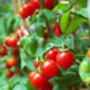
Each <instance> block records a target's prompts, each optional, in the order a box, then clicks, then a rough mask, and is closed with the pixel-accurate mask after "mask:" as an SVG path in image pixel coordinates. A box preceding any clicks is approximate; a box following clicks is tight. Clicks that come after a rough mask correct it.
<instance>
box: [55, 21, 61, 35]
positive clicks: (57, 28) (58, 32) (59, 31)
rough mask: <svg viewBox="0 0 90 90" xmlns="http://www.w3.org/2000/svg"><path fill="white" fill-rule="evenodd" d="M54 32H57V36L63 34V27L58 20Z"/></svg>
mask: <svg viewBox="0 0 90 90" xmlns="http://www.w3.org/2000/svg"><path fill="white" fill-rule="evenodd" d="M54 32H55V34H56V36H61V35H62V32H61V28H60V26H59V23H58V22H57V23H56V25H55V26H54Z"/></svg>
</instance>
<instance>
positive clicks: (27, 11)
mask: <svg viewBox="0 0 90 90" xmlns="http://www.w3.org/2000/svg"><path fill="white" fill-rule="evenodd" d="M34 11H35V8H34V6H33V5H32V4H31V3H26V4H24V5H23V6H22V7H21V8H20V10H19V14H20V16H21V17H22V18H23V19H25V18H27V17H28V16H32V14H33V13H34Z"/></svg>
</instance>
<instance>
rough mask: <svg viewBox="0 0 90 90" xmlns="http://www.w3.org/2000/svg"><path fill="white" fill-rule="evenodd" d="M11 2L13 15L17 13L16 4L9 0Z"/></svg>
mask: <svg viewBox="0 0 90 90" xmlns="http://www.w3.org/2000/svg"><path fill="white" fill-rule="evenodd" d="M11 1H12V6H13V11H14V14H16V13H17V10H16V2H15V0H11Z"/></svg>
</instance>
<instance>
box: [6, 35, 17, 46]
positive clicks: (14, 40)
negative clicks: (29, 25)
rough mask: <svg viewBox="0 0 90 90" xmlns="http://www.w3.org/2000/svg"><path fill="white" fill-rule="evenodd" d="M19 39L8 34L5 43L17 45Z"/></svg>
mask: <svg viewBox="0 0 90 90" xmlns="http://www.w3.org/2000/svg"><path fill="white" fill-rule="evenodd" d="M17 42H18V39H17V38H16V37H14V36H7V37H6V40H5V44H6V45H7V46H8V47H16V46H17Z"/></svg>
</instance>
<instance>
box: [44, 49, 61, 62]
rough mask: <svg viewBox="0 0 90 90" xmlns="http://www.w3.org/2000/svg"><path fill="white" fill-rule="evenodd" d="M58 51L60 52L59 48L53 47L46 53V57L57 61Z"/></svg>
mask: <svg viewBox="0 0 90 90" xmlns="http://www.w3.org/2000/svg"><path fill="white" fill-rule="evenodd" d="M58 52H59V50H58V49H57V48H53V49H51V50H49V51H48V52H47V53H46V54H45V57H46V59H52V60H54V61H56V55H57V54H58Z"/></svg>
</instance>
